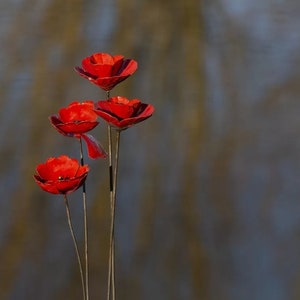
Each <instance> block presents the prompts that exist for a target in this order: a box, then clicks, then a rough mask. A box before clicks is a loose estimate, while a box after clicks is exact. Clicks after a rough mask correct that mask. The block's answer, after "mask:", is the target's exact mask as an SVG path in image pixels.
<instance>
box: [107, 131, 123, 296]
mask: <svg viewBox="0 0 300 300" xmlns="http://www.w3.org/2000/svg"><path fill="white" fill-rule="evenodd" d="M120 136H121V131H120V130H117V131H116V152H115V166H114V174H113V176H114V177H113V183H114V185H113V193H112V194H113V195H112V209H111V229H110V230H111V231H110V248H111V281H112V283H111V286H112V300H115V299H116V284H115V281H116V275H115V215H116V195H117V179H118V165H119V152H120Z"/></svg>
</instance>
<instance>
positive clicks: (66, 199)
mask: <svg viewBox="0 0 300 300" xmlns="http://www.w3.org/2000/svg"><path fill="white" fill-rule="evenodd" d="M64 201H65V206H66V213H67V219H68V225H69V229H70V233H71V236H72V240H73V244H74V248H75V252H76V257H77V261H78V267H79V271H80V278H81V286H82V295H83V300H87V298H86V287H85V283H84V275H83V268H82V263H81V258H80V254H79V249H78V243H77V240H76V237H75V234H74V229H73V225H72V219H71V213H70V207H69V201H68V198H67V195H66V194H64Z"/></svg>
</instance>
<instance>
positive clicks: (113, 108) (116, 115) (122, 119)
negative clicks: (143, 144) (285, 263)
mask: <svg viewBox="0 0 300 300" xmlns="http://www.w3.org/2000/svg"><path fill="white" fill-rule="evenodd" d="M95 112H96V113H97V114H98V115H99V116H100V117H101V118H103V119H104V120H105V121H106V122H108V123H109V124H111V125H112V126H114V127H116V128H118V129H120V130H124V129H126V128H128V127H130V126H133V125H134V124H137V123H139V122H142V121H144V120H146V119H147V118H149V117H151V116H152V114H153V112H154V107H153V106H152V105H150V104H146V103H142V102H141V101H140V100H138V99H132V100H128V99H127V98H125V97H120V96H118V97H112V98H110V99H108V100H105V101H98V102H97V103H96V104H95Z"/></svg>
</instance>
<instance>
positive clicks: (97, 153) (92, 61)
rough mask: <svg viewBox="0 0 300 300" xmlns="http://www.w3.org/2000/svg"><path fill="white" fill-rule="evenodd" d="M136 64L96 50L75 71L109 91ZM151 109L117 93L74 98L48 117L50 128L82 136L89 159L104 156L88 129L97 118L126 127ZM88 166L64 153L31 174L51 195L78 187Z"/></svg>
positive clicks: (119, 127)
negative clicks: (81, 99)
mask: <svg viewBox="0 0 300 300" xmlns="http://www.w3.org/2000/svg"><path fill="white" fill-rule="evenodd" d="M137 67H138V64H137V62H136V61H135V60H133V59H125V58H124V56H122V55H115V56H112V55H110V54H107V53H95V54H93V55H91V56H89V57H86V58H84V59H83V60H82V66H81V67H76V68H75V70H76V71H77V72H78V73H79V74H80V75H81V76H82V77H84V78H86V79H88V80H89V81H90V82H92V83H94V84H96V85H97V86H99V87H100V88H101V89H103V90H104V91H111V90H112V89H113V87H115V86H116V85H117V84H118V83H120V82H122V81H123V80H125V79H126V78H128V77H129V76H130V75H132V74H133V73H134V72H135V71H136V69H137ZM153 112H154V107H153V106H152V105H150V104H146V103H142V102H141V101H140V100H138V99H132V100H129V99H127V98H126V97H122V96H117V97H111V98H108V99H106V100H100V101H95V102H94V101H92V100H85V101H83V102H78V101H74V102H72V103H70V104H69V105H68V106H67V107H64V108H61V109H60V110H59V112H58V114H55V115H51V116H50V117H49V119H50V122H51V124H52V125H53V127H54V128H55V129H56V130H57V131H58V132H59V133H61V134H62V135H64V136H67V137H75V138H77V139H82V140H83V141H84V142H85V143H86V146H87V151H88V155H89V157H90V158H93V159H96V158H101V157H102V158H104V157H106V152H105V151H104V150H103V148H102V147H101V146H100V144H99V143H98V142H97V140H96V139H95V138H94V137H93V136H92V135H90V134H88V133H87V132H89V131H91V130H92V129H94V128H95V127H96V126H97V125H98V124H99V122H98V117H101V118H102V119H103V120H104V121H106V122H107V123H108V124H110V125H111V126H112V127H114V128H115V129H116V130H125V129H127V128H129V127H131V126H133V125H135V124H137V123H139V122H141V121H143V120H145V119H147V118H149V117H150V116H151V115H152V114H153ZM88 170H89V168H88V166H86V165H80V164H79V162H78V161H77V160H76V159H71V158H69V157H68V156H66V155H62V156H60V157H57V158H49V159H48V160H47V161H46V162H45V163H43V164H40V165H38V166H37V168H36V171H37V173H36V174H35V175H34V178H35V181H36V183H37V184H38V185H39V186H40V187H41V188H42V189H43V190H45V191H47V192H49V193H54V194H67V193H70V192H73V191H74V190H76V189H78V188H79V187H80V186H81V185H82V184H83V182H84V181H85V179H86V177H87V173H88Z"/></svg>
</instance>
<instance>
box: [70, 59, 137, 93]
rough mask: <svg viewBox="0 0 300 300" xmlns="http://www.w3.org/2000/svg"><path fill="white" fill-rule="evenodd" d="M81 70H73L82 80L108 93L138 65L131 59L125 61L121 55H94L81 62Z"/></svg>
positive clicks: (77, 68)
mask: <svg viewBox="0 0 300 300" xmlns="http://www.w3.org/2000/svg"><path fill="white" fill-rule="evenodd" d="M81 65H82V68H80V67H75V70H76V71H77V72H78V73H79V74H80V75H81V76H82V77H84V78H87V79H88V80H89V81H91V82H92V83H94V84H96V85H98V86H99V87H100V88H102V89H103V90H105V91H110V90H111V89H112V88H113V87H114V86H116V85H117V84H118V83H120V82H122V81H123V80H125V79H126V78H127V77H129V76H130V75H132V74H133V73H134V72H135V71H136V69H137V67H138V64H137V62H136V61H135V60H133V59H125V58H124V56H122V55H114V56H112V55H110V54H107V53H94V54H93V55H91V56H88V57H86V58H84V59H83V60H82V63H81Z"/></svg>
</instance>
